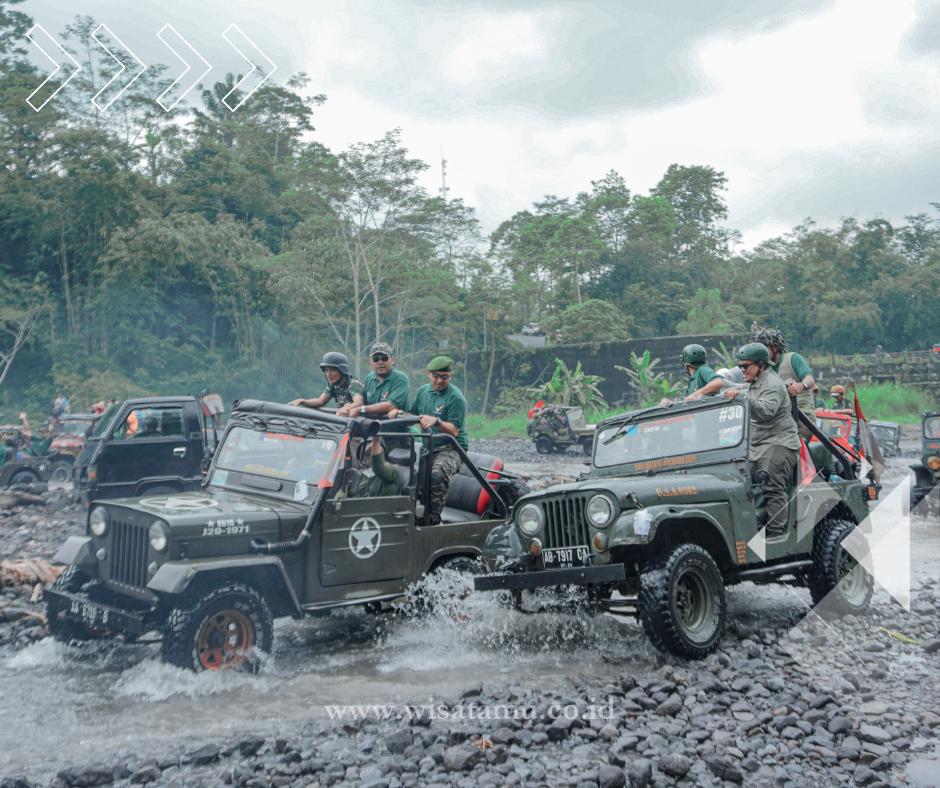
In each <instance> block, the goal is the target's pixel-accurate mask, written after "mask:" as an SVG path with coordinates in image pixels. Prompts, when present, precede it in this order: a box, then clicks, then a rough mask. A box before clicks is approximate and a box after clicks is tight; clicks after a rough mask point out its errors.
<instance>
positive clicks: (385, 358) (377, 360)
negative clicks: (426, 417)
mask: <svg viewBox="0 0 940 788" xmlns="http://www.w3.org/2000/svg"><path fill="white" fill-rule="evenodd" d="M369 366H371V367H372V371H371V372H369V374H368V375H366V379H365V403H363V405H361V406H360V407H359V408H358V409H356V407H355V406H353V405H344V406H343V407H342V408H340V409H339V410H338V411H337V412H336V415H337V416H350V417H351V416H372V417H373V418H374V417H376V416H384V415H385V414H387V413H388V412H389V411H390V410H394V409H396V408H398V409H401V410H403V409H405V408H407V407H408V391H409V389H410V388H411V385H410V383H409V381H408V376H407V375H406V374H405V373H404V372H402V371H401V370H399V369H395V358H394V356H392V348H391V345H389V344H388V343H386V342H373V343H372V349H371V351H370V352H369Z"/></svg>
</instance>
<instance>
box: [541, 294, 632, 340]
mask: <svg viewBox="0 0 940 788" xmlns="http://www.w3.org/2000/svg"><path fill="white" fill-rule="evenodd" d="M542 329H543V330H544V331H545V332H546V334H548V335H549V336H551V335H552V334H553V333H554V332H556V331H558V332H560V334H561V341H562V342H564V343H565V344H578V343H581V344H586V343H589V342H614V341H616V340H619V339H629V338H630V322H629V319H628V318H627V316H626V315H625V314H624V313H623V312H622V311H621V310H620V309H618V308H617V307H616V306H614V305H613V304H611V303H610V302H609V301H602V300H601V299H599V298H589V299H588V300H587V301H585V302H584V303H581V304H572V305H571V306H569V307H567V308H566V309H565V310H564V311H563V312H561V313H560V314H558V315H555V316H553V317H551V318H549V319H548V320H545V321H544V322H543V323H542Z"/></svg>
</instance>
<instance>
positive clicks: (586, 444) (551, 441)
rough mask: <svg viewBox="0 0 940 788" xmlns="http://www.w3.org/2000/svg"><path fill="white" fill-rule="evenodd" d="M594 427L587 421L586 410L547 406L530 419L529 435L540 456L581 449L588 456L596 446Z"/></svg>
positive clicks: (527, 428)
mask: <svg viewBox="0 0 940 788" xmlns="http://www.w3.org/2000/svg"><path fill="white" fill-rule="evenodd" d="M594 429H595V426H594V425H593V424H588V423H587V421H586V420H585V418H584V409H583V408H578V407H575V406H572V405H546V406H544V407H542V408H538V409H537V410H535V411H534V412H533V414H532V418H530V419H529V423H528V424H527V425H526V431H527V432H528V434H529V437H530V438H532V442H533V443H534V444H535V450H536V451H537V452H538V453H539V454H551V453H552V452H555V451H564V450H565V449H567V448H568V447H569V446H580V447H581V449H582V450H583V451H584V453H585V454H590V453H591V447H592V446H593V445H594Z"/></svg>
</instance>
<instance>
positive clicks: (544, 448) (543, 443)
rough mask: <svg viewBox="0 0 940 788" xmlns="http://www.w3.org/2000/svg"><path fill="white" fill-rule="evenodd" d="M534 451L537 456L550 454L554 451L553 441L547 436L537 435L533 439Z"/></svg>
mask: <svg viewBox="0 0 940 788" xmlns="http://www.w3.org/2000/svg"><path fill="white" fill-rule="evenodd" d="M535 450H536V451H537V452H538V453H539V454H551V453H552V452H553V451H555V441H553V440H552V439H551V438H549V437H548V435H539V436H538V437H537V438H536V439H535Z"/></svg>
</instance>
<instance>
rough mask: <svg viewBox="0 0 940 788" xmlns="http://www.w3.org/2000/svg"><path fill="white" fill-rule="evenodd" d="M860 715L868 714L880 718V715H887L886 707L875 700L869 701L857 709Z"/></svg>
mask: <svg viewBox="0 0 940 788" xmlns="http://www.w3.org/2000/svg"><path fill="white" fill-rule="evenodd" d="M858 710H859V713H860V714H869V715H872V716H875V717H880V716H881V715H882V714H885V713H887V711H888V706H887V704H884V703H881V702H879V701H877V700H870V701H868V702H867V703H863V704H862V705H861V706H859V707H858Z"/></svg>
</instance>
